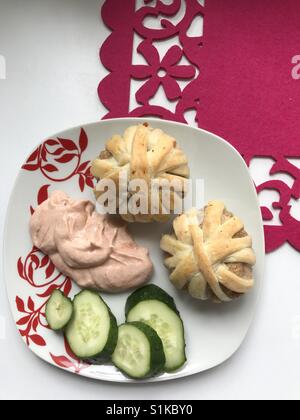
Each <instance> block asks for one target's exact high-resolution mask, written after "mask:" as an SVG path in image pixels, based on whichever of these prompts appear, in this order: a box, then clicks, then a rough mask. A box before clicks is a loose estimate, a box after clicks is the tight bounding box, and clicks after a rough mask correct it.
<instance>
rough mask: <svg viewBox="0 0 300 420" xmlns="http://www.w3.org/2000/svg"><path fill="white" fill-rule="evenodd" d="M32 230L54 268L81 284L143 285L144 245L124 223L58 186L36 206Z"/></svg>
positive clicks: (147, 268) (108, 287)
mask: <svg viewBox="0 0 300 420" xmlns="http://www.w3.org/2000/svg"><path fill="white" fill-rule="evenodd" d="M30 234H31V237H32V241H33V244H34V245H35V246H36V247H37V248H39V249H40V250H41V251H42V252H44V253H45V254H47V255H49V256H50V258H51V260H52V262H53V263H54V265H55V266H56V268H57V269H58V270H59V271H60V272H61V273H63V274H64V275H66V276H68V277H70V278H71V279H72V280H74V281H75V282H76V283H77V284H78V285H79V286H80V287H82V288H94V289H98V290H101V291H106V292H112V293H115V292H120V291H125V290H128V289H131V288H133V287H137V286H140V285H142V284H144V283H145V282H146V280H147V279H148V278H149V276H150V274H151V273H152V270H153V266H152V262H151V260H150V258H149V253H148V250H147V249H146V248H143V247H142V246H139V245H137V244H136V243H135V242H134V241H133V239H132V238H131V236H130V235H129V233H128V232H127V229H126V226H125V225H124V223H122V222H119V221H113V220H112V219H111V218H109V217H108V216H106V215H101V214H98V213H97V212H96V211H95V206H94V205H93V204H92V203H91V202H90V201H79V200H78V201H76V200H72V199H71V198H70V197H69V196H67V195H66V194H65V193H64V192H62V191H55V192H53V193H52V194H51V195H50V198H49V199H48V200H46V201H45V202H44V203H42V204H41V205H40V206H38V208H37V209H36V210H35V212H34V214H33V215H32V217H31V220H30Z"/></svg>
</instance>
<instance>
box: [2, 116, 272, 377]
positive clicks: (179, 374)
mask: <svg viewBox="0 0 300 420" xmlns="http://www.w3.org/2000/svg"><path fill="white" fill-rule="evenodd" d="M115 121H118V122H124V123H125V122H128V123H129V124H130V123H133V122H134V123H135V124H136V123H138V121H144V122H146V123H147V122H148V123H150V124H151V123H154V124H155V123H157V122H160V123H163V124H170V125H172V126H174V127H176V126H180V127H184V128H187V129H188V130H193V131H195V132H197V133H204V134H205V135H208V136H209V137H210V140H212V141H215V142H221V143H223V145H224V146H225V147H227V148H228V149H229V150H231V152H233V153H234V154H235V155H236V157H237V158H238V159H239V160H240V162H241V163H242V166H243V167H244V169H246V171H247V173H248V175H249V179H250V180H252V176H251V173H250V171H249V168H248V166H247V164H246V162H245V160H244V159H243V158H242V156H241V154H240V153H239V152H238V150H237V149H236V148H235V147H234V146H233V145H232V144H230V143H229V142H228V141H227V140H226V139H224V138H222V137H220V136H219V135H217V134H215V133H213V132H210V131H208V130H205V129H202V128H198V127H192V126H190V125H188V124H185V123H182V122H177V121H172V120H164V119H160V118H154V117H145V118H143V117H124V118H123V117H121V118H109V119H104V120H98V121H94V122H88V123H82V124H79V125H76V126H72V127H69V128H66V129H63V130H60V131H58V132H56V133H55V134H52V135H50V136H47V137H44V140H41V141H39V142H38V143H37V145H36V146H35V147H34V148H33V149H32V151H31V152H30V151H29V153H28V155H27V157H28V156H30V153H32V152H33V151H34V150H35V149H36V148H37V147H38V146H39V145H40V144H41V143H43V142H44V141H46V140H47V139H49V138H56V137H59V136H60V135H61V134H62V133H65V132H67V131H71V130H80V129H81V128H84V129H88V128H89V127H92V126H96V125H106V124H107V125H109V124H112V123H114V122H115ZM182 142H184V140H183V141H182ZM25 159H26V158H25ZM21 176H22V167H21V168H20V169H19V170H18V173H17V175H16V176H15V179H14V182H13V185H12V188H11V192H10V196H9V200H8V204H7V207H6V211H5V217H4V229H3V240H2V262H3V264H2V275H3V280H4V287H5V291H6V297H7V300H8V303H9V312H10V314H11V316H12V318H13V321H14V324H15V315H14V313H13V307H12V304H11V301H10V297H9V292H8V281H7V279H6V277H7V276H6V272H7V268H6V267H7V263H6V259H5V252H6V251H5V249H6V239H7V235H8V220H9V213H10V209H11V207H12V200H13V192H14V190H15V188H16V186H17V183H18V181H19V179H20V178H21ZM250 184H251V185H250V187H251V189H252V192H253V195H254V196H255V200H256V205H257V208H258V209H260V203H259V199H258V194H257V192H256V189H255V184H254V182H251V183H250ZM259 213H260V218H259V219H260V232H259V233H257V235H259V237H260V239H261V242H262V244H263V246H264V243H265V233H264V225H263V218H262V215H261V212H259ZM260 257H261V272H260V277H261V281H260V283H259V285H258V288H257V295H256V298H255V303H254V305H253V308H252V310H251V314H250V315H251V316H250V319H251V320H250V322H249V325H248V327H247V328H246V329H245V331H244V334H243V336H242V339H241V340H240V342H239V344H238V345H237V346H236V348H235V349H234V350H232V351H230V353H229V354H228V355H227V356H226V358H225V359H223V360H222V361H220V362H218V363H217V364H215V363H212V366H209V367H206V368H205V369H201V370H199V368H198V369H197V368H195V369H192V370H190V371H189V372H186V373H185V372H184V371H183V370H179V371H178V372H174V373H172V374H167V375H168V376H164V374H163V375H161V376H156V377H153V378H148V379H142V380H134V379H130V378H127V377H126V376H124V377H122V378H121V377H120V378H115V379H114V378H109V377H106V375H104V376H103V374H102V376H101V377H99V378H98V377H95V376H93V375H92V374H90V373H88V372H86V371H85V370H83V371H81V372H79V373H76V372H73V371H70V370H69V369H67V368H64V367H61V366H58V365H56V364H55V363H52V362H51V360H49V359H46V357H44V356H43V355H42V354H39V353H37V352H36V351H35V350H34V349H33V348H32V347H30V346H27V345H26V343H25V341H24V339H23V338H22V337H20V334H18V336H19V338H20V339H21V341H22V342H23V343H24V345H25V346H26V348H27V349H29V350H30V351H31V352H32V353H33V354H34V355H35V356H36V357H37V358H39V359H42V360H43V362H46V363H47V365H50V366H53V367H55V368H58V369H60V370H63V371H65V372H67V373H70V374H73V375H75V376H77V377H81V376H83V377H86V378H89V379H92V380H95V381H101V382H111V383H118V384H141V383H142V384H153V383H156V382H168V381H171V380H176V379H182V378H187V377H190V376H195V375H196V374H199V375H200V374H201V373H204V372H207V371H209V370H212V369H214V368H217V367H219V366H221V365H223V364H225V363H226V362H227V361H228V360H229V359H231V358H232V357H233V356H234V355H235V354H236V353H237V352H238V351H239V349H240V347H241V346H242V344H243V343H244V341H245V339H246V337H247V335H248V333H249V330H250V328H251V326H252V324H253V321H254V318H255V314H256V312H257V307H258V303H259V301H260V297H261V291H262V284H263V279H264V274H265V265H266V262H265V259H266V253H265V249H262V250H260ZM15 329H16V328H15ZM16 330H17V329H16ZM17 332H18V331H17Z"/></svg>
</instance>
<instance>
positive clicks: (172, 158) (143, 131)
mask: <svg viewBox="0 0 300 420" xmlns="http://www.w3.org/2000/svg"><path fill="white" fill-rule="evenodd" d="M91 171H92V174H93V175H94V176H95V177H96V178H97V179H100V180H103V179H110V180H112V181H114V183H115V185H116V189H117V194H118V193H119V188H120V179H119V174H120V172H121V171H125V172H126V174H127V177H128V182H129V181H131V180H137V179H142V180H144V181H146V185H147V186H148V187H147V196H148V198H147V201H148V205H147V206H146V212H144V213H145V214H141V213H140V214H132V212H131V211H130V209H129V210H128V211H127V212H126V214H121V217H122V218H123V219H124V220H126V221H127V222H142V223H149V222H152V221H159V222H164V221H166V220H168V219H169V217H170V214H172V212H174V209H175V208H176V206H177V205H178V200H179V201H182V199H183V197H184V194H185V192H186V189H187V186H186V181H187V178H189V167H188V160H187V157H186V156H185V154H184V153H183V152H182V150H180V149H179V148H178V147H177V144H176V140H175V139H174V138H172V137H170V136H169V135H167V134H166V133H164V132H163V131H162V130H160V129H153V128H151V127H149V126H148V124H144V125H139V126H133V127H129V128H128V129H127V130H126V131H125V133H124V135H123V137H121V136H119V135H116V136H113V137H112V138H111V139H110V140H109V141H108V142H107V143H106V150H104V151H103V152H101V154H100V156H99V158H98V159H95V160H94V161H93V162H92V170H91ZM154 180H155V181H158V182H159V183H161V182H162V181H169V182H174V181H175V182H177V186H176V187H175V188H173V189H172V190H171V192H170V196H171V197H170V198H171V199H170V203H171V205H170V206H169V208H167V207H166V206H165V202H164V200H163V199H162V190H160V192H159V194H158V200H157V206H156V213H157V214H151V213H153V211H152V210H151V209H152V206H151V187H152V182H153V181H154ZM129 191H130V189H129ZM102 194H103V191H102V192H100V191H98V190H97V187H96V190H95V195H96V198H99V197H100V196H101V195H102ZM130 198H131V194H130V192H129V194H128V195H127V197H125V199H127V200H129V199H130ZM118 207H120V203H119V202H118ZM165 213H167V214H165Z"/></svg>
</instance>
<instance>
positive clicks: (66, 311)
mask: <svg viewBox="0 0 300 420" xmlns="http://www.w3.org/2000/svg"><path fill="white" fill-rule="evenodd" d="M45 312H46V320H47V322H48V325H49V327H50V328H51V330H54V331H60V330H62V329H63V328H64V327H65V326H66V325H67V324H68V323H69V321H70V319H71V317H72V313H73V305H72V301H71V299H69V298H67V297H66V296H65V295H64V294H63V293H62V292H61V291H60V290H54V292H52V294H51V296H50V299H49V300H48V302H47V305H46V311H45Z"/></svg>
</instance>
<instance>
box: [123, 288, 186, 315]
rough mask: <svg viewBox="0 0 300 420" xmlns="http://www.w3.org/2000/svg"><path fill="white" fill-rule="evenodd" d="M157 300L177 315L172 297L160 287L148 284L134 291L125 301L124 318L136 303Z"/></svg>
mask: <svg viewBox="0 0 300 420" xmlns="http://www.w3.org/2000/svg"><path fill="white" fill-rule="evenodd" d="M153 299H155V300H159V301H160V302H162V303H164V304H166V305H167V306H169V308H170V309H172V311H174V312H176V313H177V315H179V311H178V309H177V307H176V305H175V302H174V299H173V298H172V296H170V295H168V293H167V292H165V291H164V290H163V289H161V288H160V287H158V286H156V285H155V284H149V285H147V286H144V287H141V288H140V289H137V290H136V291H134V292H133V293H132V294H131V295H130V296H129V297H128V299H127V302H126V307H125V316H126V317H127V315H128V313H129V312H130V311H131V309H132V308H133V307H134V306H135V305H137V304H138V303H140V302H142V301H144V300H153Z"/></svg>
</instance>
